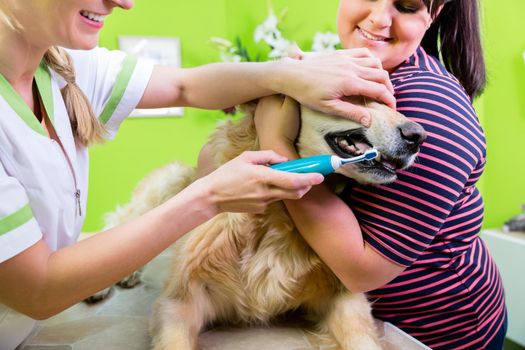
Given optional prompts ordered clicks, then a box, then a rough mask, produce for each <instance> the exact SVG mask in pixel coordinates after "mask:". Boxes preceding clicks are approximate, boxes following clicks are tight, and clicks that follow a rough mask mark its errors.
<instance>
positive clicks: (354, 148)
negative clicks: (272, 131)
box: [297, 98, 426, 184]
mask: <svg viewBox="0 0 525 350" xmlns="http://www.w3.org/2000/svg"><path fill="white" fill-rule="evenodd" d="M351 102H352V103H355V104H360V105H363V106H365V107H366V108H367V109H368V110H369V111H370V113H371V115H372V125H371V126H370V128H365V127H363V126H362V125H360V124H358V123H355V122H352V121H350V120H347V119H344V118H341V117H335V116H331V115H327V114H323V113H320V112H316V111H313V110H311V109H308V108H306V107H304V106H302V107H301V132H300V134H299V137H298V141H297V148H298V151H299V154H300V155H301V157H307V156H312V155H317V154H336V155H338V156H340V157H343V158H348V157H354V156H357V155H360V154H362V153H363V152H365V151H366V150H368V149H371V148H375V149H377V150H378V151H379V153H380V155H379V157H378V158H376V159H374V160H367V161H363V162H360V163H354V164H348V165H343V166H342V167H341V168H339V169H338V170H337V173H340V174H342V175H345V176H347V177H349V178H352V179H355V180H356V181H358V182H360V183H366V184H382V183H389V182H393V181H395V180H396V178H397V175H396V171H397V170H400V169H405V168H407V167H409V166H410V165H412V163H413V162H414V160H415V158H416V156H417V153H418V152H419V146H420V145H421V143H422V142H423V141H424V140H425V138H426V133H425V131H424V129H423V127H422V126H421V125H419V124H417V123H414V122H411V121H409V120H408V119H407V118H406V117H405V116H404V115H402V114H401V113H398V112H396V111H394V110H392V109H391V108H389V107H387V106H385V105H382V104H379V103H377V102H372V101H369V100H364V99H362V98H359V99H353V100H352V101H351Z"/></svg>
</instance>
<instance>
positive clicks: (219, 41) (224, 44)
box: [210, 36, 233, 51]
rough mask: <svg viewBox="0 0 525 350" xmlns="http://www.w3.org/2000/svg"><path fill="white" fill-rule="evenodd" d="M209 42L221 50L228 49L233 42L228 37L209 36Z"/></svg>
mask: <svg viewBox="0 0 525 350" xmlns="http://www.w3.org/2000/svg"><path fill="white" fill-rule="evenodd" d="M210 43H211V44H212V45H214V46H216V47H217V48H218V49H219V50H221V51H226V50H229V49H231V48H232V47H233V44H232V42H231V41H229V40H228V39H224V38H219V37H216V36H214V37H211V38H210Z"/></svg>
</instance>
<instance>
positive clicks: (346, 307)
mask: <svg viewBox="0 0 525 350" xmlns="http://www.w3.org/2000/svg"><path fill="white" fill-rule="evenodd" d="M367 107H368V108H369V110H370V111H371V113H372V116H373V120H372V126H371V127H370V128H369V129H364V128H362V127H361V126H360V125H358V124H356V123H353V122H351V121H349V120H345V119H343V118H339V117H333V116H328V115H324V114H321V113H317V112H314V111H311V110H309V109H306V108H302V111H301V113H302V116H301V120H302V127H301V133H300V136H299V139H298V143H297V147H298V150H299V152H300V154H301V155H302V156H309V155H314V154H321V153H332V154H333V153H334V152H335V153H345V152H350V151H355V147H357V148H358V150H357V152H358V153H359V152H362V151H364V150H365V149H366V148H367V147H368V148H369V147H370V146H373V147H375V148H377V149H378V150H379V151H380V153H381V154H382V157H383V158H382V159H381V160H376V161H371V162H367V163H363V164H355V165H350V166H347V167H344V168H341V169H340V171H339V173H341V174H343V175H345V176H347V177H352V178H354V179H356V180H357V181H359V182H362V183H372V184H373V183H385V182H390V181H393V180H395V172H393V169H394V168H405V167H407V166H409V165H410V164H411V163H412V162H413V160H414V158H415V156H416V153H417V150H418V146H419V143H420V142H421V141H422V138H424V136H422V135H424V133H423V134H419V133H420V132H422V129H421V127H420V126H419V125H417V124H415V123H411V122H408V120H407V119H406V118H405V117H404V116H402V115H401V114H399V113H397V112H395V111H393V110H391V109H389V108H387V107H385V106H384V105H380V104H377V103H373V102H369V103H368V104H367ZM414 134H417V135H416V136H414ZM407 135H408V136H407ZM408 139H411V140H408ZM350 144H353V146H355V147H354V148H352V147H351V146H352V145H350ZM210 146H211V147H210V149H211V150H213V152H214V154H213V156H214V159H215V163H216V164H215V165H216V166H219V165H220V164H223V163H224V162H226V161H228V160H230V159H232V158H234V157H235V156H237V155H239V154H240V153H242V152H243V151H246V150H256V149H258V143H257V137H256V132H255V129H254V124H253V118H252V117H251V113H248V115H247V116H246V117H244V118H243V119H241V120H240V121H239V122H237V123H234V122H231V121H230V122H226V123H224V124H222V125H221V126H219V127H218V128H217V129H216V130H215V132H214V133H213V135H212V136H211V139H210ZM195 173H196V170H195V169H193V168H190V167H187V166H184V165H181V164H178V163H173V164H170V165H168V166H166V167H164V168H162V169H159V170H157V171H155V172H154V173H153V174H151V175H150V176H149V177H147V178H146V179H144V180H143V182H142V183H141V184H140V186H139V187H138V188H137V189H136V191H135V192H134V195H133V198H132V201H131V202H130V203H129V204H128V205H126V206H125V207H123V208H121V209H119V210H118V211H117V212H115V213H113V214H112V215H111V216H110V220H109V221H110V224H111V225H116V224H119V223H122V222H125V221H128V220H129V219H131V218H133V217H136V216H138V215H140V214H142V213H144V212H145V211H147V210H148V209H151V208H152V207H155V206H157V205H159V204H160V203H162V202H164V201H165V200H167V199H168V198H170V197H171V196H173V195H175V194H176V193H177V192H179V191H180V190H181V189H183V188H184V187H186V186H187V185H188V184H190V183H191V182H192V181H194V180H195V176H196V175H195ZM181 215H183V213H182V214H181ZM297 309H301V310H303V311H304V313H305V314H306V317H307V318H308V319H309V320H311V321H313V322H315V324H316V330H317V331H318V332H319V333H322V334H325V335H330V336H331V337H333V339H334V340H335V341H336V342H337V343H338V344H339V346H340V347H341V348H342V349H345V350H348V349H366V350H373V349H380V348H381V347H380V344H379V341H378V338H377V336H376V330H375V328H374V322H373V319H372V316H371V313H370V306H369V304H368V302H367V300H366V297H365V296H364V294H361V293H352V292H350V291H348V290H347V289H346V288H345V287H344V286H343V285H342V284H341V283H340V282H339V280H338V279H337V278H336V276H335V275H334V274H333V273H332V272H331V271H330V269H329V268H328V267H327V266H326V265H325V264H324V263H323V262H322V261H321V260H320V259H319V257H318V256H317V255H316V254H315V252H314V251H313V250H312V249H311V248H310V247H309V246H308V245H307V244H306V242H305V241H304V240H303V238H302V237H301V235H300V234H299V233H298V232H297V231H296V229H295V227H294V223H293V222H292V220H291V218H290V217H289V216H288V214H287V211H286V208H285V207H284V204H283V203H281V202H278V203H274V204H272V205H270V206H269V208H268V209H267V210H266V212H265V213H264V214H257V215H255V214H238V213H223V214H220V215H218V216H216V217H215V218H213V219H212V220H210V221H208V222H207V223H205V224H203V225H201V226H199V227H198V228H196V229H195V230H193V231H192V232H190V233H188V234H187V235H185V236H184V237H183V238H181V239H180V240H179V241H178V242H177V243H176V244H175V247H174V255H173V262H172V266H171V274H170V276H169V278H168V280H167V281H166V286H165V288H164V291H163V293H162V295H161V296H160V297H159V299H158V300H157V302H156V304H155V306H154V311H153V315H152V320H151V332H152V337H153V347H154V349H157V350H160V349H163V350H164V349H166V350H167V349H173V350H175V349H176V350H193V349H196V348H198V335H199V332H200V331H201V330H202V329H203V328H204V327H205V326H206V325H207V324H210V323H212V322H225V323H228V324H235V325H250V324H267V323H269V322H271V320H272V319H273V318H275V317H276V316H278V315H280V314H283V313H285V312H287V311H290V310H297Z"/></svg>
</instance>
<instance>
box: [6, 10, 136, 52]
mask: <svg viewBox="0 0 525 350" xmlns="http://www.w3.org/2000/svg"><path fill="white" fill-rule="evenodd" d="M1 1H3V2H4V3H6V4H7V6H9V8H10V9H9V10H10V13H12V15H13V16H14V18H15V20H16V22H17V23H18V25H19V26H20V29H21V30H22V31H23V32H24V36H25V37H26V39H27V41H28V42H29V43H30V44H31V45H34V46H51V45H58V46H63V47H67V48H72V49H92V48H93V47H95V46H96V45H97V43H98V36H99V32H100V29H102V27H103V25H104V18H105V17H106V16H107V15H109V14H110V13H111V11H112V10H113V9H114V8H115V7H120V8H123V9H130V8H131V7H133V0H35V1H29V0H1ZM35 16H38V18H35Z"/></svg>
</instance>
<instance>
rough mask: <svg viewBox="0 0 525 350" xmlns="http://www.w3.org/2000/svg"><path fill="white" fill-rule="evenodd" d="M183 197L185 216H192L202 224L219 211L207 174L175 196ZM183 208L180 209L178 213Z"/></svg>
mask: <svg viewBox="0 0 525 350" xmlns="http://www.w3.org/2000/svg"><path fill="white" fill-rule="evenodd" d="M177 197H181V199H182V206H183V207H184V209H182V210H185V214H184V215H185V216H187V217H192V218H194V220H195V221H196V224H197V225H200V224H202V223H204V222H206V221H208V220H210V219H211V218H213V217H214V216H215V215H217V214H218V213H219V210H218V205H217V203H215V202H214V201H213V191H212V188H211V186H210V185H209V181H207V176H205V177H202V178H199V179H197V180H196V181H194V182H193V183H191V184H190V185H189V186H188V187H186V188H185V189H184V190H182V191H181V192H180V193H179V195H177V196H176V197H174V198H177ZM182 210H180V209H179V211H178V213H179V214H178V215H180V212H182Z"/></svg>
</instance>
